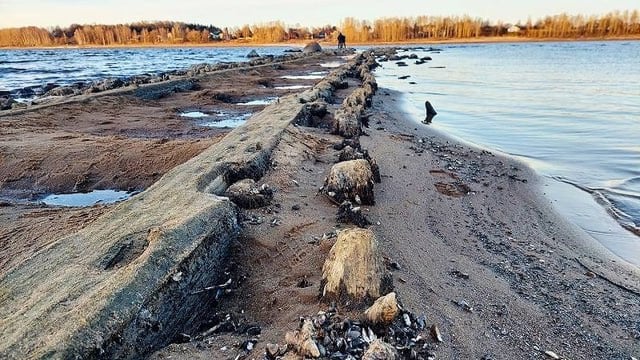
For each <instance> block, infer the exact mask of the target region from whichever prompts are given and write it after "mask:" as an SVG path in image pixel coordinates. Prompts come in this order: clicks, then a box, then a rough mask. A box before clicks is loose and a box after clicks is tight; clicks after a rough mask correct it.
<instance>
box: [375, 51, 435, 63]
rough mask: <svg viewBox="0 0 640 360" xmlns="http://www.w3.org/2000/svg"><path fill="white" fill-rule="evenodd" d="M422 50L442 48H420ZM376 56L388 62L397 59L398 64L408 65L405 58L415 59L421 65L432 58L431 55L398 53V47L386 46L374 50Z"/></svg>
mask: <svg viewBox="0 0 640 360" xmlns="http://www.w3.org/2000/svg"><path fill="white" fill-rule="evenodd" d="M420 50H422V51H429V52H439V51H441V50H440V49H436V48H432V47H430V48H427V49H425V48H420ZM374 54H375V56H376V57H377V59H378V61H379V62H387V61H395V62H396V65H398V66H408V65H407V63H406V62H405V61H404V60H414V63H415V64H416V65H421V64H424V63H426V62H427V61H430V60H432V59H431V57H430V56H423V57H418V55H416V54H402V55H400V54H398V49H396V48H386V49H379V50H375V51H374Z"/></svg>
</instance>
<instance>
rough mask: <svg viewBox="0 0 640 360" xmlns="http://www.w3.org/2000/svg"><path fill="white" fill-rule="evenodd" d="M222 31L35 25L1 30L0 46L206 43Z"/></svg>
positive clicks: (170, 25) (151, 25)
mask: <svg viewBox="0 0 640 360" xmlns="http://www.w3.org/2000/svg"><path fill="white" fill-rule="evenodd" d="M221 32H222V31H221V30H220V29H219V28H217V27H215V26H213V25H209V26H205V25H197V24H185V23H180V22H171V21H162V22H139V23H133V24H126V25H123V24H120V25H78V24H73V25H71V26H69V27H67V28H60V27H55V28H53V29H51V30H47V29H43V28H38V27H33V26H30V27H22V28H12V29H0V46H22V47H28V46H56V45H131V44H181V43H194V44H198V43H207V42H210V41H212V40H213V38H214V36H215V34H219V33H221Z"/></svg>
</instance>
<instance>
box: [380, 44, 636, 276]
mask: <svg viewBox="0 0 640 360" xmlns="http://www.w3.org/2000/svg"><path fill="white" fill-rule="evenodd" d="M439 49H441V50H442V51H439V52H438V51H436V52H433V51H425V50H423V51H419V50H417V49H414V50H410V51H409V52H408V53H415V54H416V55H418V56H419V57H423V56H431V57H432V58H433V60H432V61H429V62H427V63H425V64H422V65H416V64H415V63H414V61H410V60H405V62H406V63H407V64H408V65H409V66H406V67H399V66H397V65H396V64H395V62H385V63H382V65H383V66H382V69H379V70H378V71H377V73H376V77H377V79H378V83H379V84H380V86H382V87H387V88H391V89H394V90H398V91H401V92H403V93H404V94H405V99H404V100H405V101H406V103H405V108H406V109H407V111H408V112H409V113H410V114H412V117H414V118H415V119H416V121H419V120H422V119H424V116H425V106H424V102H425V100H429V101H430V102H431V103H432V105H433V106H434V107H435V109H436V111H437V112H438V115H437V116H436V117H435V118H434V120H433V124H432V125H431V126H434V127H436V128H438V129H440V130H442V131H443V132H445V133H447V134H451V135H453V136H455V137H457V138H460V139H463V140H464V141H467V142H471V143H474V144H477V145H480V146H482V147H486V148H491V149H495V150H498V151H501V152H503V153H506V154H509V155H512V156H515V157H518V158H520V159H521V160H523V161H525V162H526V163H527V164H529V165H530V166H532V167H533V168H534V169H535V170H537V171H538V172H539V173H541V174H542V175H544V176H545V177H546V178H547V182H546V183H547V187H548V188H547V189H545V191H546V192H547V193H548V194H549V195H550V196H551V198H552V199H553V200H554V201H555V202H557V203H558V206H559V209H560V210H561V212H563V213H565V214H566V215H567V216H568V218H569V219H570V220H572V221H573V222H574V223H576V224H577V225H578V226H580V227H581V228H583V229H584V230H586V231H587V233H588V234H590V235H591V236H593V237H594V238H596V239H598V240H600V241H601V242H602V243H603V244H605V246H607V247H609V248H610V249H611V250H613V252H614V253H616V254H618V255H619V256H621V257H622V258H623V259H625V260H627V261H629V262H632V263H635V264H636V265H640V238H638V236H637V235H640V66H639V65H638V64H639V63H638V61H639V60H638V59H640V41H611V42H557V43H556V42H545V43H517V44H516V43H513V44H504V43H500V44H477V45H443V46H441V47H439ZM405 75H410V77H409V78H406V79H399V77H403V76H405ZM411 82H414V83H415V84H413V83H411ZM613 219H615V221H614V220H613ZM620 225H622V226H623V227H624V228H623V227H621V226H620ZM633 232H635V233H636V234H637V235H634V234H633Z"/></svg>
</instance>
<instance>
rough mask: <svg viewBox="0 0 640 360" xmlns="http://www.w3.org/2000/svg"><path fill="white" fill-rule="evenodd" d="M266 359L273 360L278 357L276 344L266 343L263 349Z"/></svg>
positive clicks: (278, 351) (278, 349) (278, 352)
mask: <svg viewBox="0 0 640 360" xmlns="http://www.w3.org/2000/svg"><path fill="white" fill-rule="evenodd" d="M264 352H265V355H266V356H267V359H275V358H277V357H278V356H279V355H280V346H278V344H271V343H268V344H267V346H265V349H264Z"/></svg>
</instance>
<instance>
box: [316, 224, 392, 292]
mask: <svg viewBox="0 0 640 360" xmlns="http://www.w3.org/2000/svg"><path fill="white" fill-rule="evenodd" d="M391 281H392V280H391V277H390V275H389V273H388V272H387V271H386V269H385V266H384V263H383V260H382V256H381V255H380V252H379V249H378V241H377V240H376V237H375V235H374V233H373V231H371V230H369V229H360V228H353V229H347V230H343V231H340V232H339V233H338V238H337V240H336V243H335V244H334V245H333V247H332V248H331V250H330V251H329V256H328V257H327V260H326V261H325V263H324V266H323V267H322V282H321V289H322V297H323V298H324V299H326V300H329V301H334V300H335V301H339V302H342V303H344V304H346V303H350V304H366V303H369V302H370V301H372V300H373V299H377V298H378V297H380V295H382V294H384V293H386V292H388V291H389V290H391Z"/></svg>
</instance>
